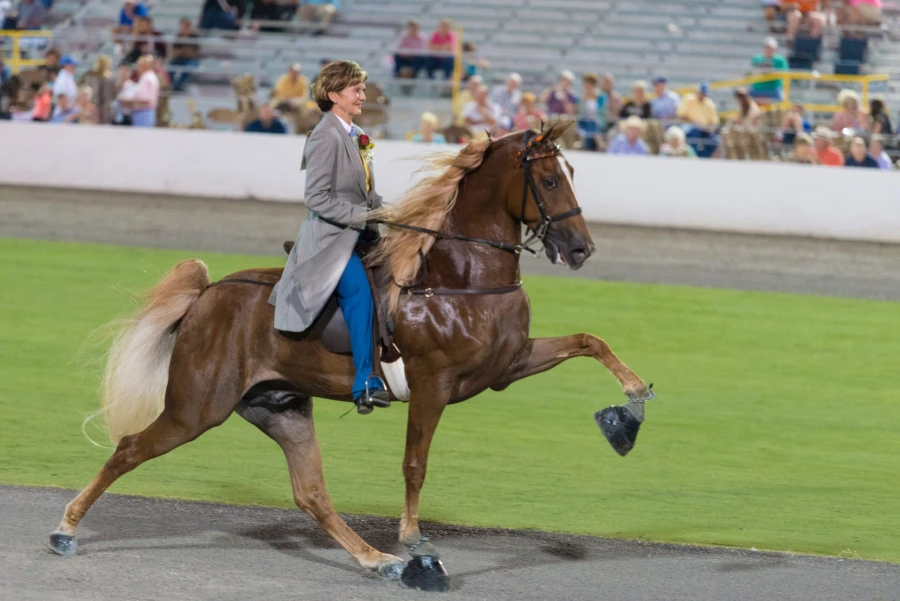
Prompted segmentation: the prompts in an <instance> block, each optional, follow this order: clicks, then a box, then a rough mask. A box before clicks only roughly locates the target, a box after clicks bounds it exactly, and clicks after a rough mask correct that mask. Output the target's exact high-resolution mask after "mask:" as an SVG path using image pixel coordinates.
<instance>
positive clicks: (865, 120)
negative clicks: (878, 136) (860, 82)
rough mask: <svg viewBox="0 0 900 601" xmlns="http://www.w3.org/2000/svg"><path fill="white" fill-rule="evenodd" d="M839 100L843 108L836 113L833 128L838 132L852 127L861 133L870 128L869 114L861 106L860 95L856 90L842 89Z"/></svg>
mask: <svg viewBox="0 0 900 601" xmlns="http://www.w3.org/2000/svg"><path fill="white" fill-rule="evenodd" d="M837 101H838V105H840V107H841V110H840V111H838V112H837V113H835V114H834V118H832V120H831V129H833V130H834V131H836V132H842V131H844V130H845V129H850V130H853V131H854V132H859V133H862V132H866V131H868V130H869V116H868V115H867V114H866V113H865V111H863V110H862V109H860V108H859V96H858V95H857V93H856V92H854V91H853V90H841V91H840V93H839V94H838V100H837Z"/></svg>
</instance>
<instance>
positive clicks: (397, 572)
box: [378, 561, 406, 580]
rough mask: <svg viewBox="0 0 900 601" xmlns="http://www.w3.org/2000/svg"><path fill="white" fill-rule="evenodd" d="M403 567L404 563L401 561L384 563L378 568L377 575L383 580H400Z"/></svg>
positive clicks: (404, 566)
mask: <svg viewBox="0 0 900 601" xmlns="http://www.w3.org/2000/svg"><path fill="white" fill-rule="evenodd" d="M405 568H406V564H405V563H403V562H402V561H399V562H397V561H395V562H392V563H386V564H384V565H383V566H380V567H379V568H378V575H379V576H381V577H382V578H384V579H385V580H400V577H401V576H402V575H403V570H404V569H405Z"/></svg>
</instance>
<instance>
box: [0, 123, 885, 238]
mask: <svg viewBox="0 0 900 601" xmlns="http://www.w3.org/2000/svg"><path fill="white" fill-rule="evenodd" d="M0 140H2V141H3V143H2V144H0V182H2V183H5V184H17V185H27V186H48V187H60V188H76V189H96V190H118V191H125V192H127V191H135V192H147V193H159V194H178V195H193V196H206V197H221V198H253V199H260V200H276V201H287V202H300V201H302V199H303V186H304V179H305V178H304V174H303V173H301V171H300V157H301V155H302V151H303V144H304V142H305V137H302V136H273V135H263V134H242V133H236V132H221V131H187V130H167V129H147V130H144V129H132V128H118V127H84V126H67V125H56V124H37V123H11V122H0ZM438 148H439V147H435V146H428V145H421V144H412V143H409V142H402V141H393V140H376V150H375V170H376V171H375V173H376V182H377V188H378V191H379V192H380V193H381V194H382V195H383V196H384V197H385V198H386V199H388V200H389V201H390V200H396V199H397V198H399V197H400V196H401V195H402V193H403V192H404V191H405V190H407V189H408V188H409V187H410V186H412V185H414V183H415V181H416V176H415V175H414V174H413V171H414V169H415V168H416V166H417V162H416V160H415V157H417V156H421V155H423V154H426V153H430V152H434V151H435V150H436V149H438ZM442 148H443V150H445V151H447V150H456V149H457V148H458V147H455V146H450V147H442ZM566 158H567V159H568V160H569V162H570V163H571V164H572V165H573V167H574V168H575V188H576V192H577V194H578V199H579V202H580V204H581V206H582V207H583V209H584V215H585V217H586V218H587V219H588V220H590V221H598V222H610V223H622V224H634V225H646V226H659V227H679V228H694V229H708V230H720V231H735V232H751V233H766V234H785V235H800V236H815V237H822V238H840V239H855V240H871V241H881V242H900V194H898V185H900V177H898V174H896V173H892V172H884V171H875V170H868V169H837V168H825V167H809V166H802V165H788V164H780V163H756V162H754V163H751V162H737V161H715V160H687V159H669V158H662V157H621V156H610V155H603V154H596V153H585V152H570V153H568V154H567V155H566Z"/></svg>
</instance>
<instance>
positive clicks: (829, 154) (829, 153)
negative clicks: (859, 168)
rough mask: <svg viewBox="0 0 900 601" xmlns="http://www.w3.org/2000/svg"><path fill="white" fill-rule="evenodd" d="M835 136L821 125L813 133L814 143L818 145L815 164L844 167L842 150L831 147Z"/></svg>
mask: <svg viewBox="0 0 900 601" xmlns="http://www.w3.org/2000/svg"><path fill="white" fill-rule="evenodd" d="M833 136H834V132H832V131H831V130H830V129H828V128H827V127H825V126H822V125H820V126H819V127H817V128H816V131H815V132H814V133H813V142H814V143H815V145H816V150H815V153H814V155H813V158H814V160H815V162H816V163H818V164H820V165H827V166H829V167H843V166H844V155H842V154H841V151H840V150H838V149H837V148H835V147H834V146H832V145H831V138H832V137H833Z"/></svg>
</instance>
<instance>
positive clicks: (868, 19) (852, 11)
mask: <svg viewBox="0 0 900 601" xmlns="http://www.w3.org/2000/svg"><path fill="white" fill-rule="evenodd" d="M843 4H844V6H841V7H840V8H838V10H837V22H838V23H839V24H840V25H862V26H865V27H877V26H879V25H881V20H882V13H881V11H882V2H881V0H844V3H843Z"/></svg>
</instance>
